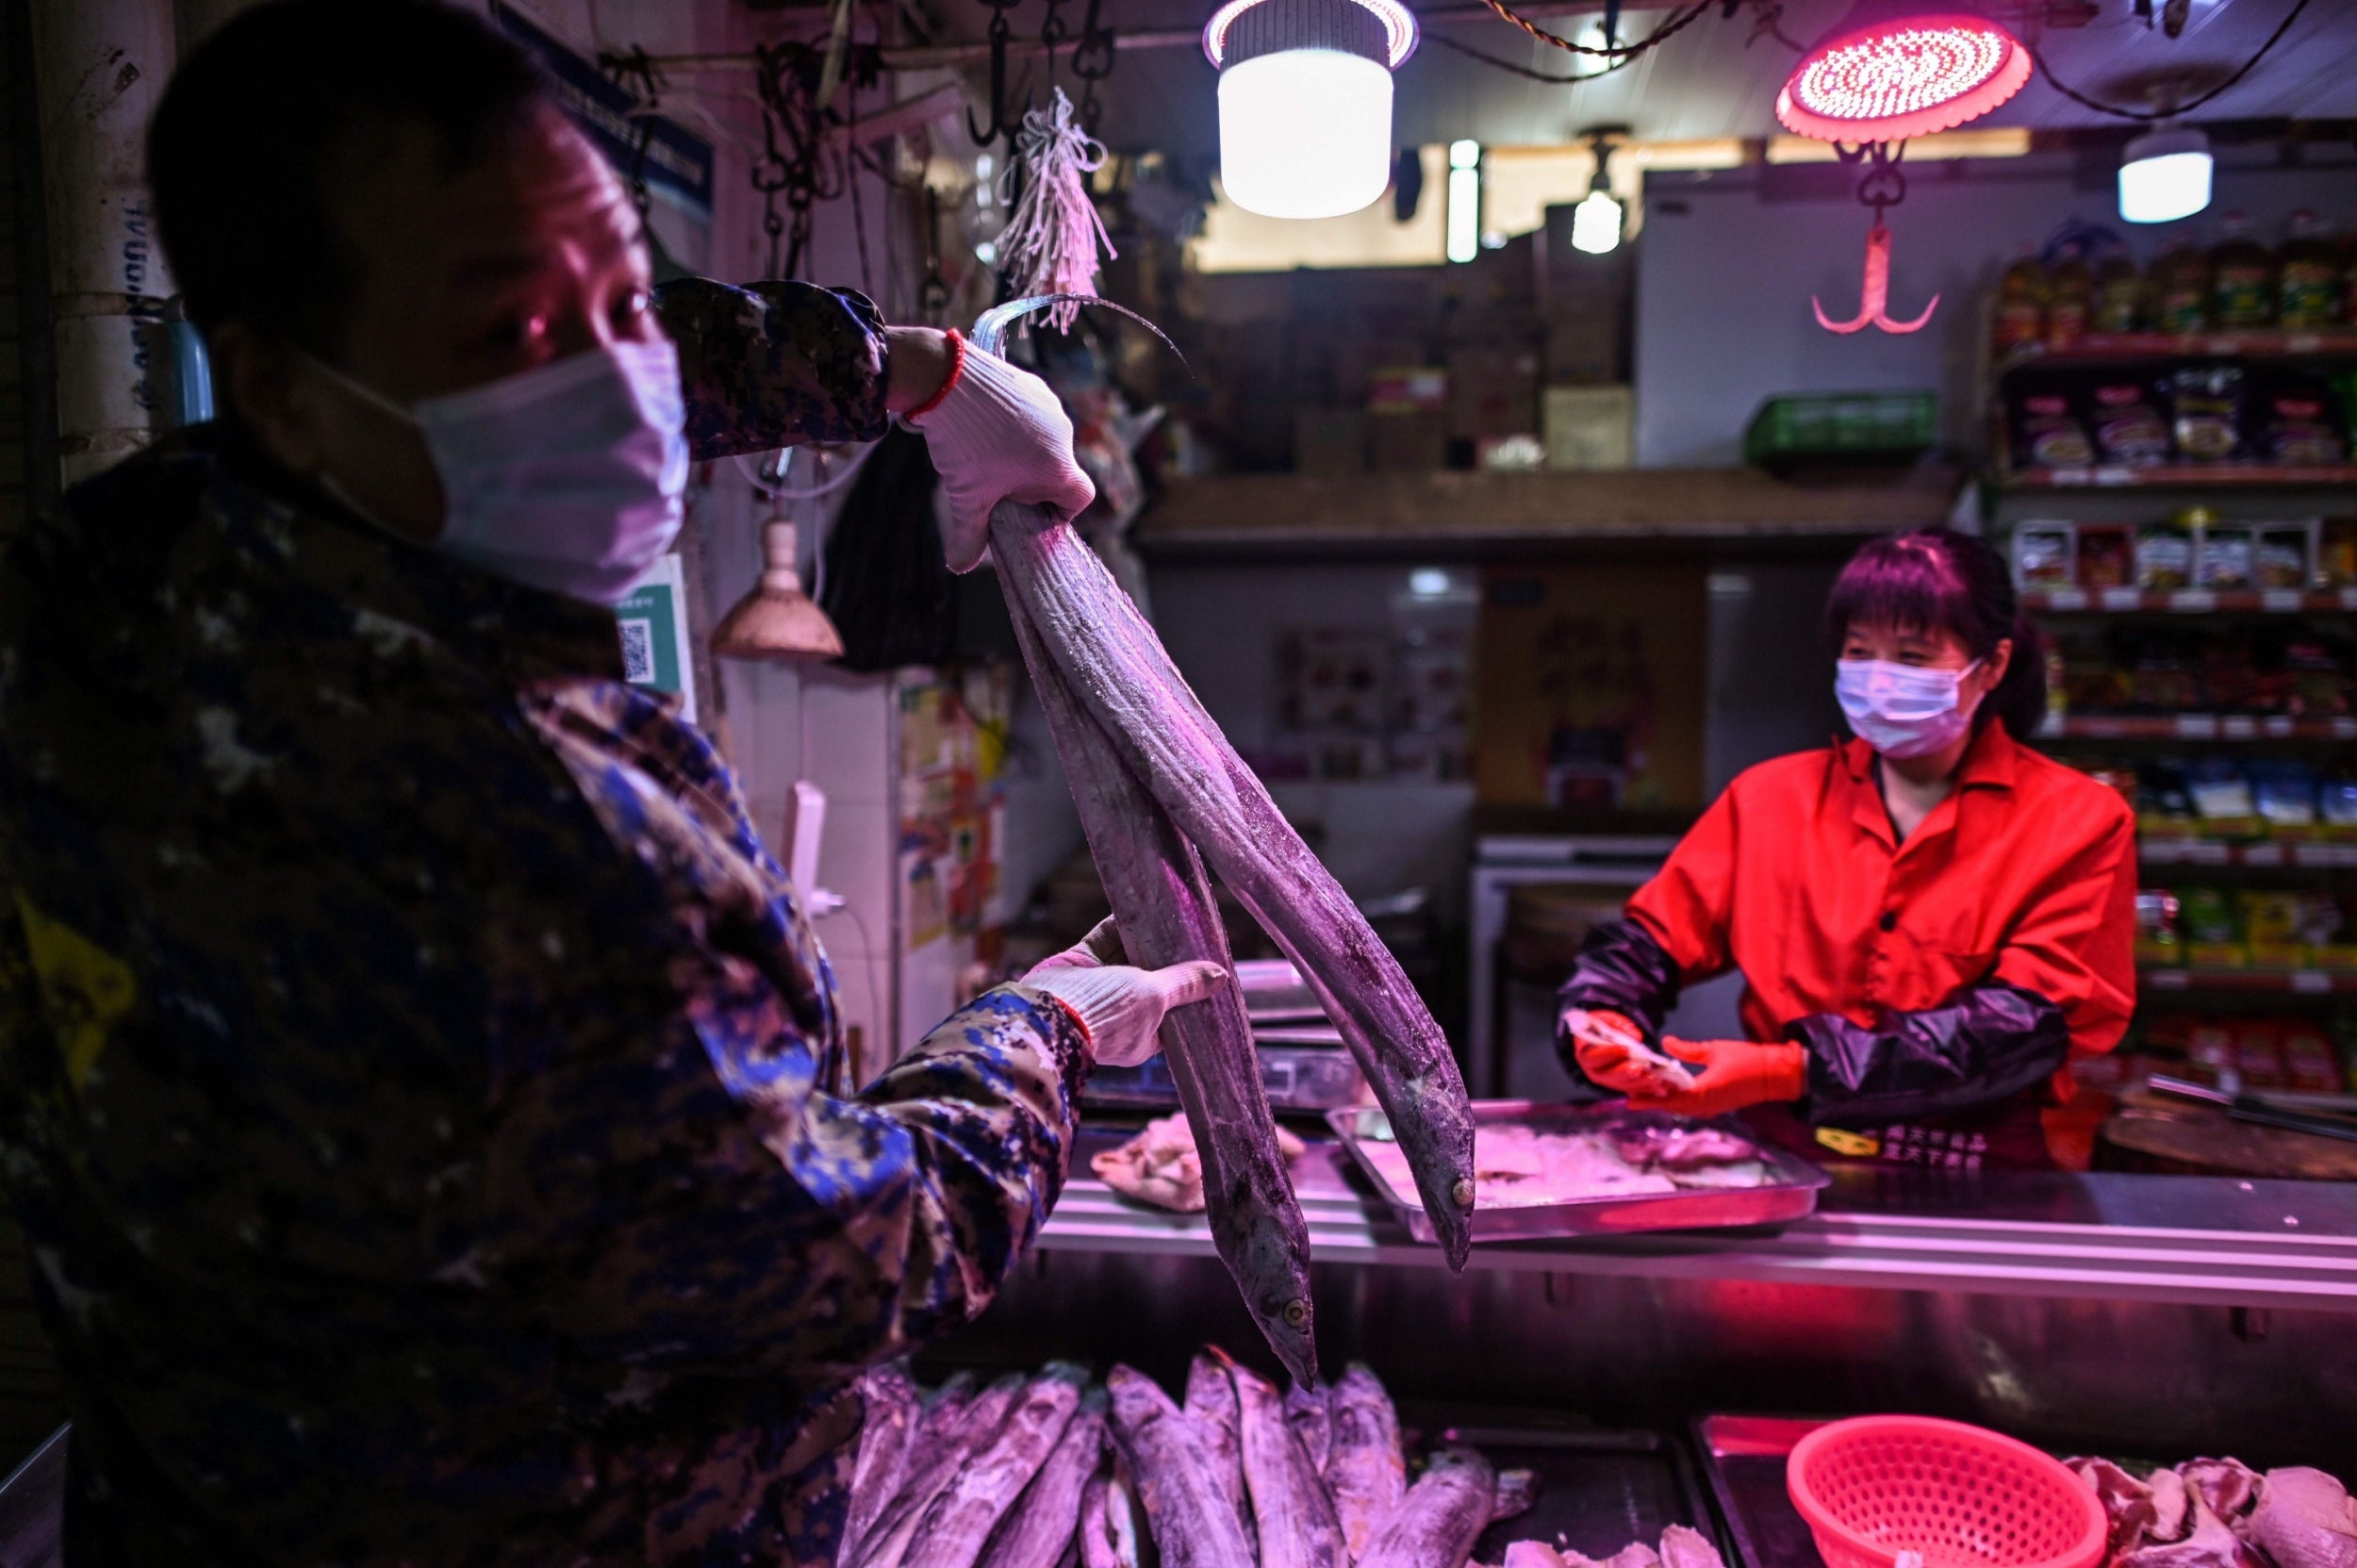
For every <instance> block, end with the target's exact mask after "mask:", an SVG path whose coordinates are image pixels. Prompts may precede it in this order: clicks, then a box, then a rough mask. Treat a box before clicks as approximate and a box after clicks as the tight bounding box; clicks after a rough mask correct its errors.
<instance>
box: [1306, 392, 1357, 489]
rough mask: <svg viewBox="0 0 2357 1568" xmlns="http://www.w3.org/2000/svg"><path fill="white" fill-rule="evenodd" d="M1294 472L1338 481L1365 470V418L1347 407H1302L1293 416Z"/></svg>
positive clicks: (1314, 477)
mask: <svg viewBox="0 0 2357 1568" xmlns="http://www.w3.org/2000/svg"><path fill="white" fill-rule="evenodd" d="M1366 471H1367V416H1366V415H1364V414H1361V413H1360V412H1359V411H1357V410H1356V409H1351V408H1304V409H1302V410H1300V411H1299V412H1298V413H1296V414H1295V415H1294V472H1296V473H1303V474H1308V475H1309V476H1310V477H1311V478H1313V479H1340V478H1344V477H1347V476H1348V475H1350V474H1354V473H1364V472H1366Z"/></svg>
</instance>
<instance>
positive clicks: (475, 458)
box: [305, 342, 687, 604]
mask: <svg viewBox="0 0 2357 1568" xmlns="http://www.w3.org/2000/svg"><path fill="white" fill-rule="evenodd" d="M305 358H310V356H309V355H305ZM311 363H312V364H313V365H315V366H317V367H318V368H319V369H320V370H321V371H322V372H324V373H325V374H326V375H327V376H328V377H329V378H330V379H331V380H333V381H334V382H336V383H337V385H338V386H340V387H342V388H345V389H346V390H348V391H350V392H351V393H353V394H354V396H356V397H359V398H362V399H365V400H366V401H367V402H369V403H371V404H374V405H375V406H377V407H379V408H382V409H384V410H385V411H386V412H387V413H389V414H392V415H394V416H396V417H398V418H400V419H404V420H406V421H409V422H410V423H412V424H414V425H416V426H417V427H418V429H419V430H420V431H421V432H422V433H423V434H424V436H425V444H426V450H427V452H429V453H430V454H432V455H433V458H434V470H435V471H436V472H437V474H439V475H440V476H441V480H442V495H443V497H444V500H445V502H446V504H447V510H446V512H445V514H444V516H445V521H444V523H443V527H442V536H441V537H440V538H439V539H437V540H436V541H435V543H436V546H437V548H438V549H441V550H444V551H446V552H448V553H451V554H453V555H455V556H457V557H458V558H459V559H460V560H462V561H467V562H469V563H470V564H472V565H474V566H477V567H480V568H482V569H484V570H485V571H487V572H491V573H492V574H494V575H496V576H500V577H504V578H507V579H509V580H510V581H511V582H517V583H522V584H524V585H526V586H531V587H536V588H545V589H548V590H549V591H551V592H552V593H562V594H569V595H571V596H572V597H573V598H575V599H586V600H589V601H591V602H595V603H599V604H614V603H618V602H621V600H622V599H624V598H625V597H627V596H628V594H629V593H630V590H631V589H632V588H633V587H635V586H637V584H638V580H639V579H640V578H642V577H644V576H645V575H646V574H647V571H648V569H650V568H651V567H652V566H653V565H654V563H655V561H656V559H657V557H659V556H661V555H662V553H664V552H665V551H667V550H668V549H669V548H670V547H671V541H672V539H674V538H675V537H677V536H678V535H679V527H680V518H681V514H682V510H683V506H682V502H681V497H682V496H683V495H684V493H685V491H686V488H687V439H686V437H685V436H684V434H683V433H682V432H683V429H684V425H685V423H686V416H685V413H684V408H683V404H682V401H681V397H680V385H679V351H678V350H677V349H675V348H673V347H672V346H671V345H670V344H669V343H668V342H656V343H616V344H614V345H613V346H612V347H610V348H604V349H596V350H590V351H588V352H585V353H582V354H575V355H567V356H566V357H565V358H563V359H555V360H552V361H550V362H549V363H548V364H545V365H539V366H536V367H534V368H533V369H531V370H529V371H520V372H519V373H517V374H515V375H511V376H508V377H505V378H504V379H503V380H499V381H493V382H489V383H486V385H484V386H481V387H470V388H467V390H465V391H463V392H452V393H449V394H448V395H446V396H443V397H437V398H427V399H426V400H425V401H424V402H422V403H420V404H417V405H416V406H415V407H411V408H404V407H403V406H402V405H401V404H397V403H395V402H393V401H392V400H391V399H390V398H387V397H386V396H385V395H384V394H383V393H381V392H378V391H376V390H375V389H374V388H369V387H364V386H362V385H361V384H360V383H359V382H357V381H354V380H353V379H352V377H350V376H348V375H346V374H344V373H343V372H342V371H338V370H337V369H336V368H335V367H334V366H332V365H327V364H323V363H321V361H319V360H317V359H312V360H311ZM327 488H328V489H329V490H330V491H331V492H332V493H335V494H337V495H338V498H339V499H340V498H341V496H342V491H341V489H340V488H339V487H337V486H335V485H334V484H333V483H332V482H327Z"/></svg>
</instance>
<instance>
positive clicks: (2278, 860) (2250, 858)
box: [2242, 844, 2283, 866]
mask: <svg viewBox="0 0 2357 1568" xmlns="http://www.w3.org/2000/svg"><path fill="white" fill-rule="evenodd" d="M2242 863H2243V864H2244V865H2245V866H2281V865H2283V846H2282V845H2281V844H2249V845H2245V846H2244V847H2243V851H2242Z"/></svg>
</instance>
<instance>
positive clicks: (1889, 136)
mask: <svg viewBox="0 0 2357 1568" xmlns="http://www.w3.org/2000/svg"><path fill="white" fill-rule="evenodd" d="M2030 63H2031V62H2030V52H2029V50H2027V49H2025V48H2023V47H2022V44H2021V41H2020V40H2019V39H2018V38H2016V37H2014V36H2013V34H2011V33H2009V32H2007V31H2006V30H2005V29H2004V28H2003V27H2002V26H2000V25H1997V24H1996V23H1995V22H1993V21H1991V20H1989V19H1988V18H1987V17H1986V16H1981V15H1978V14H1975V13H1974V12H1973V11H1972V10H1970V8H1969V7H1968V6H1966V5H1963V4H1959V3H1957V0H1949V3H1948V4H1945V5H1942V4H1939V3H1937V0H1932V3H1929V4H1926V3H1925V0H1858V4H1857V5H1856V6H1854V7H1853V8H1851V11H1850V14H1849V15H1848V16H1846V17H1844V18H1843V19H1842V20H1841V22H1840V24H1839V25H1837V26H1836V27H1835V28H1834V29H1833V30H1832V31H1831V32H1829V33H1827V34H1826V35H1825V36H1824V37H1823V38H1822V39H1821V40H1819V41H1818V42H1817V45H1816V46H1815V47H1814V48H1812V49H1810V50H1809V51H1808V53H1806V54H1805V55H1803V56H1802V57H1801V61H1800V63H1799V64H1798V65H1796V66H1794V67H1793V68H1792V74H1791V75H1790V76H1788V77H1787V78H1786V79H1785V84H1784V90H1783V91H1781V92H1779V93H1777V94H1776V119H1777V120H1778V121H1780V122H1781V123H1782V124H1783V125H1784V128H1785V129H1786V130H1788V131H1790V132H1792V133H1793V134H1794V135H1795V136H1806V137H1814V138H1815V139H1816V140H1820V141H1904V140H1907V139H1908V138H1910V137H1917V136H1929V135H1931V134H1932V133H1934V132H1936V131H1944V130H1950V129H1953V127H1955V126H1957V125H1961V124H1964V123H1965V122H1967V121H1969V120H1977V119H1979V118H1980V117H1981V116H1982V115H1984V114H1986V113H1987V112H1988V111H1989V110H1991V109H1993V108H1995V107H1998V106H1999V105H2000V104H2003V102H2004V101H2005V100H2006V99H2008V98H2011V97H2012V96H2013V95H2014V94H2015V93H2017V92H2019V91H2021V85H2022V83H2024V82H2026V81H2028V80H2029V79H2030Z"/></svg>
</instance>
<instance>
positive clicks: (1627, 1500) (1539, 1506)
mask: <svg viewBox="0 0 2357 1568" xmlns="http://www.w3.org/2000/svg"><path fill="white" fill-rule="evenodd" d="M1400 1413H1401V1415H1402V1417H1403V1419H1406V1418H1410V1417H1412V1415H1413V1414H1414V1413H1415V1407H1414V1406H1413V1404H1412V1403H1409V1404H1403V1406H1402V1408H1401V1412H1400ZM1419 1425H1424V1426H1425V1429H1426V1430H1427V1431H1429V1430H1432V1428H1431V1427H1430V1426H1429V1425H1428V1424H1421V1423H1420V1424H1419ZM1440 1437H1441V1439H1442V1441H1443V1442H1447V1443H1463V1444H1469V1445H1471V1446H1473V1447H1475V1448H1478V1449H1480V1450H1481V1453H1482V1455H1483V1457H1485V1458H1486V1459H1488V1460H1489V1461H1490V1462H1491V1463H1492V1464H1494V1465H1496V1466H1497V1467H1498V1468H1499V1469H1500V1470H1527V1471H1529V1472H1531V1474H1532V1477H1533V1478H1534V1479H1535V1481H1536V1482H1537V1487H1536V1490H1535V1494H1534V1496H1533V1499H1532V1502H1531V1506H1530V1510H1529V1511H1528V1512H1527V1513H1521V1514H1517V1515H1515V1516H1514V1517H1513V1518H1511V1519H1501V1520H1499V1521H1497V1522H1496V1523H1495V1524H1492V1525H1491V1526H1490V1527H1488V1528H1487V1529H1485V1530H1483V1531H1482V1533H1481V1539H1480V1540H1479V1541H1478V1542H1476V1543H1475V1545H1474V1554H1473V1560H1475V1561H1476V1562H1496V1561H1498V1560H1500V1559H1502V1558H1504V1557H1505V1556H1506V1548H1507V1547H1508V1546H1509V1545H1511V1544H1512V1543H1515V1542H1517V1541H1543V1542H1545V1543H1547V1544H1548V1545H1550V1546H1553V1545H1558V1544H1560V1545H1565V1546H1569V1547H1570V1548H1571V1549H1572V1550H1574V1551H1575V1552H1580V1553H1583V1554H1585V1555H1586V1556H1588V1557H1591V1558H1593V1559H1595V1560H1597V1561H1599V1562H1601V1561H1603V1560H1605V1559H1606V1558H1608V1557H1610V1556H1612V1555H1613V1554H1614V1553H1615V1552H1618V1551H1619V1550H1620V1549H1621V1548H1622V1547H1624V1546H1626V1545H1627V1544H1629V1543H1631V1542H1633V1541H1641V1542H1643V1543H1645V1544H1646V1545H1648V1546H1657V1545H1659V1544H1660V1542H1661V1532H1662V1531H1663V1530H1665V1529H1667V1528H1668V1527H1670V1526H1672V1525H1684V1526H1687V1527H1689V1528H1691V1529H1696V1530H1700V1531H1701V1532H1702V1533H1703V1534H1704V1535H1706V1536H1707V1537H1709V1538H1710V1541H1711V1543H1712V1544H1713V1545H1715V1546H1717V1547H1718V1548H1719V1550H1720V1553H1721V1555H1722V1556H1723V1555H1724V1554H1725V1552H1726V1548H1727V1542H1726V1539H1725V1535H1724V1532H1722V1530H1721V1529H1719V1527H1718V1522H1717V1521H1716V1520H1715V1519H1714V1518H1713V1517H1712V1514H1711V1508H1710V1502H1709V1498H1708V1495H1707V1494H1706V1491H1705V1489H1704V1487H1703V1484H1702V1481H1701V1479H1700V1478H1699V1477H1697V1475H1696V1474H1695V1472H1696V1468H1697V1467H1696V1465H1695V1463H1694V1461H1693V1459H1692V1458H1691V1457H1690V1456H1689V1454H1688V1453H1687V1452H1686V1450H1685V1447H1684V1445H1683V1444H1680V1443H1679V1442H1678V1441H1677V1439H1676V1438H1674V1437H1670V1436H1665V1435H1664V1434H1662V1433H1660V1432H1649V1431H1600V1430H1590V1429H1587V1428H1557V1427H1534V1426H1525V1425H1523V1424H1522V1423H1520V1422H1517V1421H1514V1420H1513V1419H1512V1417H1511V1416H1510V1415H1508V1416H1505V1417H1504V1418H1503V1419H1501V1420H1498V1421H1496V1422H1495V1423H1494V1424H1484V1423H1480V1422H1475V1421H1467V1422H1465V1423H1463V1424H1461V1425H1456V1426H1451V1427H1447V1428H1442V1430H1441V1431H1440Z"/></svg>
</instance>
